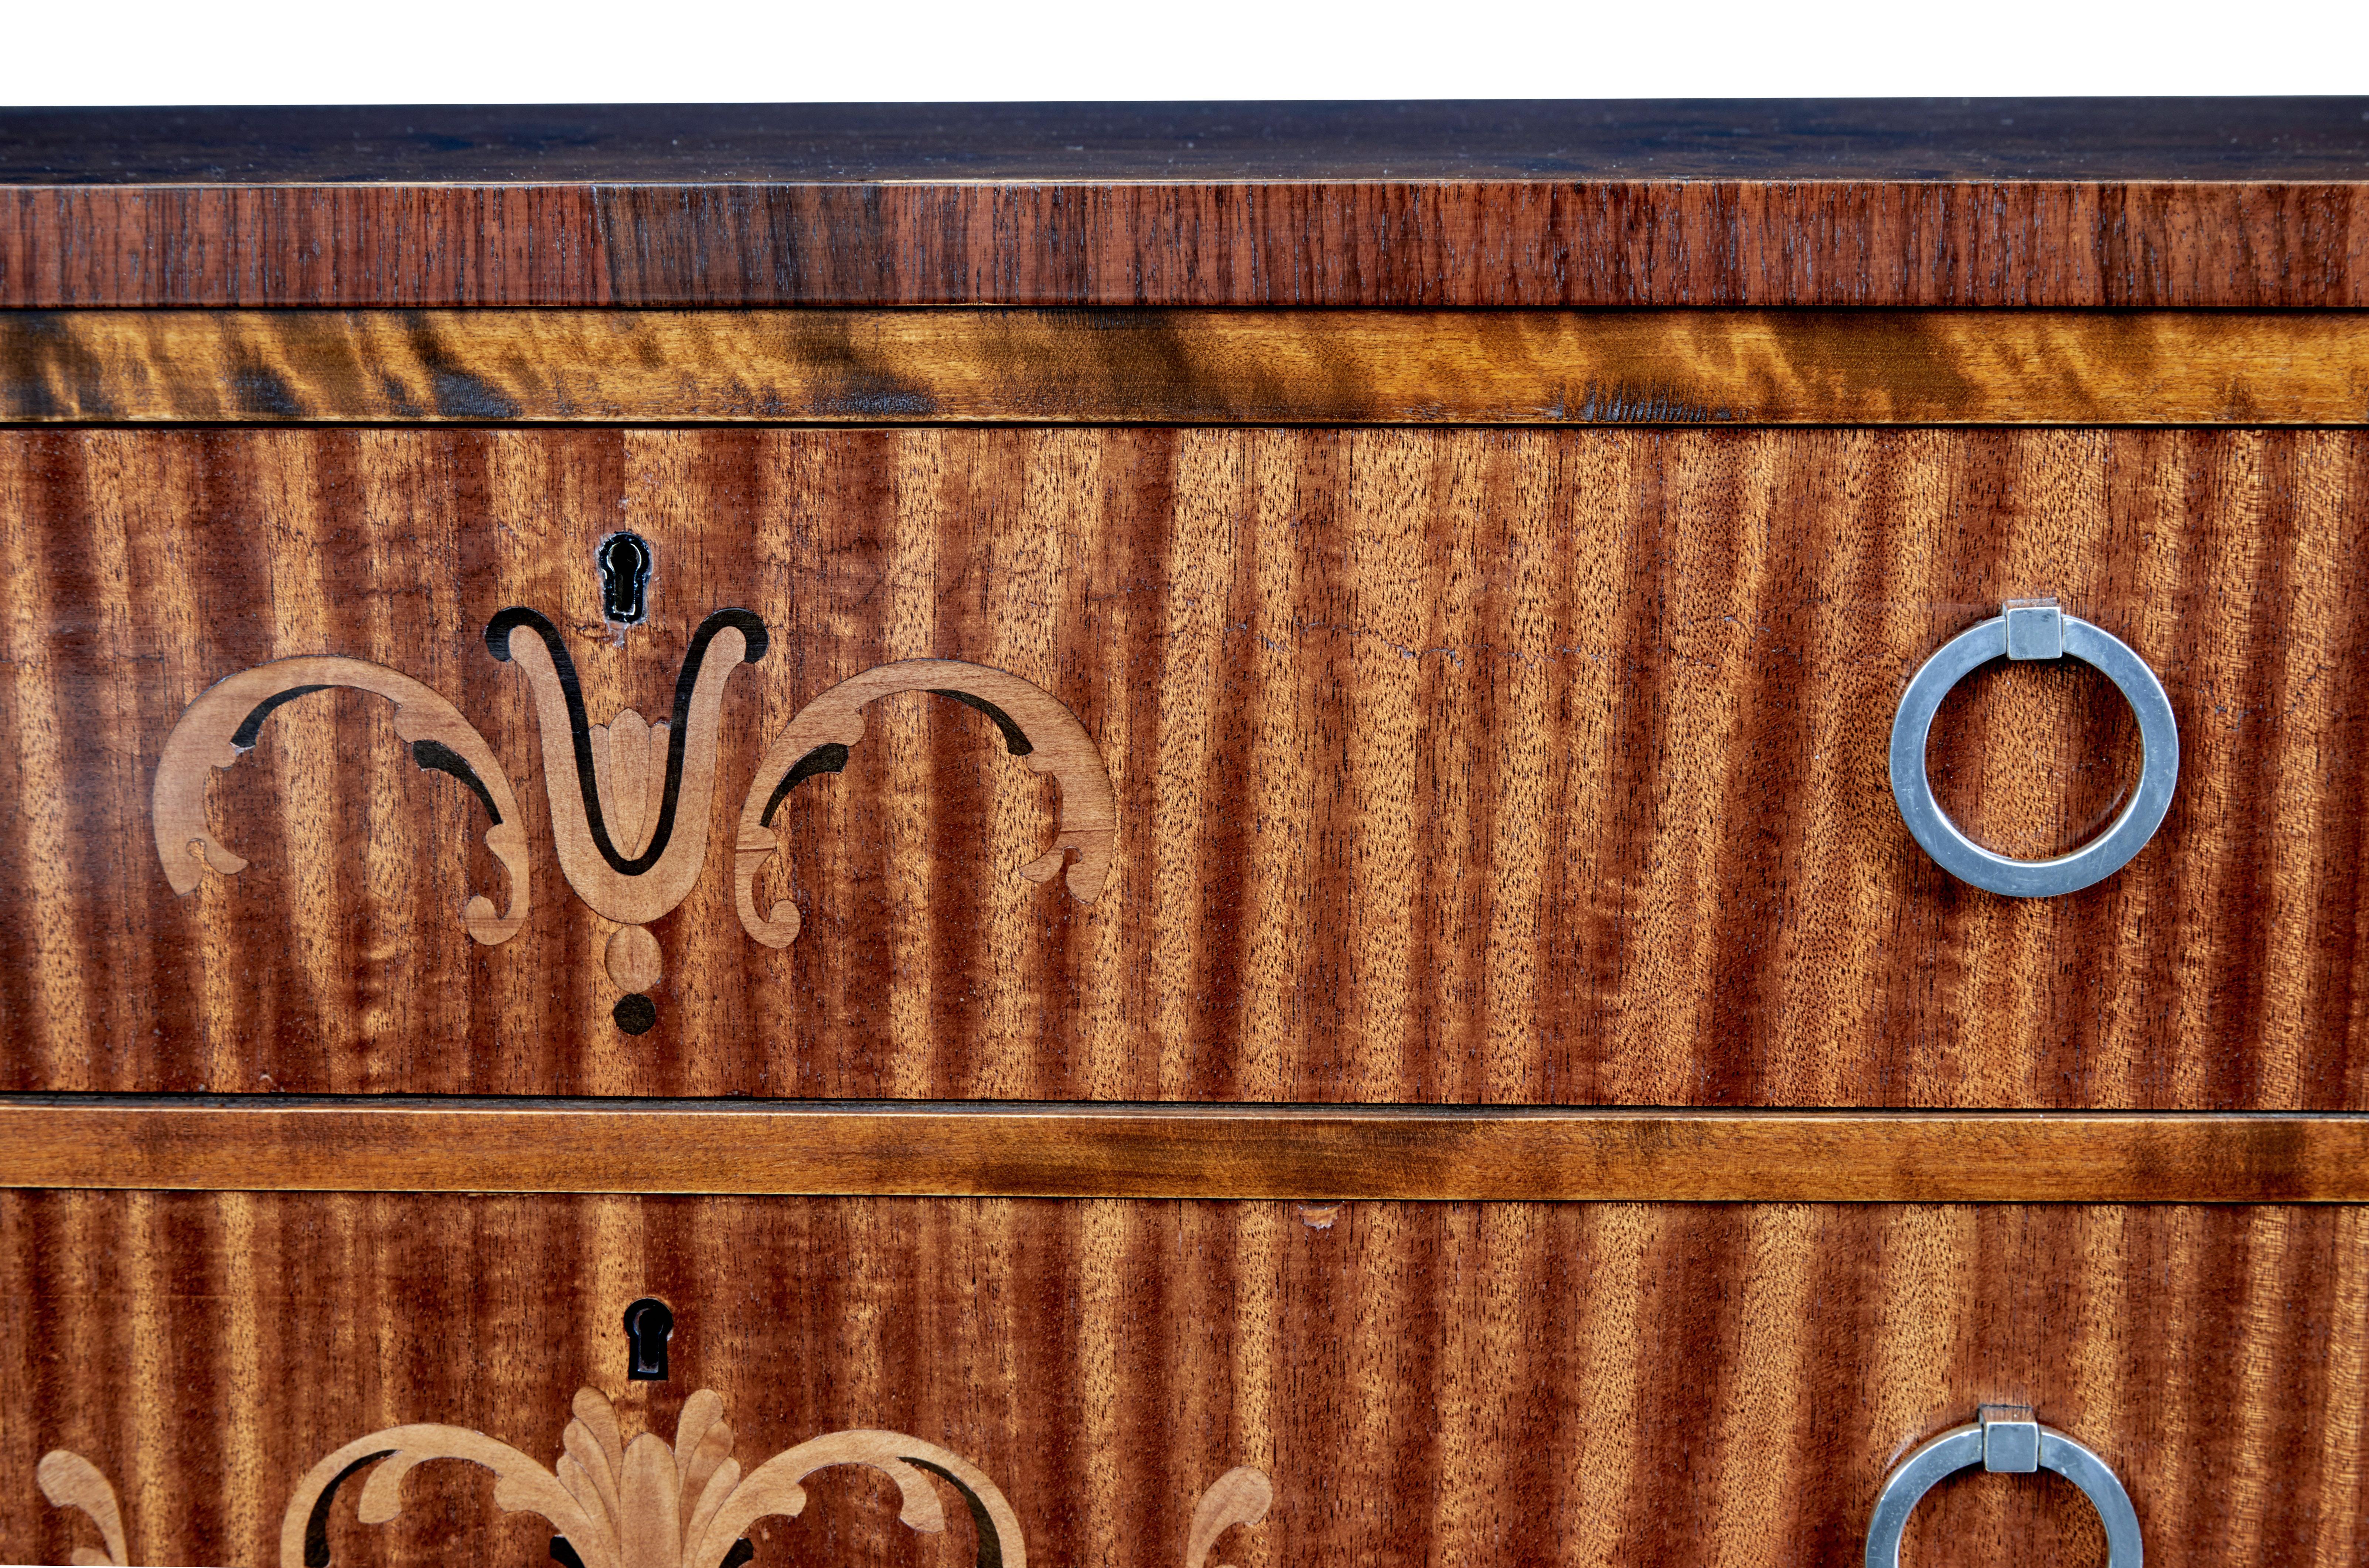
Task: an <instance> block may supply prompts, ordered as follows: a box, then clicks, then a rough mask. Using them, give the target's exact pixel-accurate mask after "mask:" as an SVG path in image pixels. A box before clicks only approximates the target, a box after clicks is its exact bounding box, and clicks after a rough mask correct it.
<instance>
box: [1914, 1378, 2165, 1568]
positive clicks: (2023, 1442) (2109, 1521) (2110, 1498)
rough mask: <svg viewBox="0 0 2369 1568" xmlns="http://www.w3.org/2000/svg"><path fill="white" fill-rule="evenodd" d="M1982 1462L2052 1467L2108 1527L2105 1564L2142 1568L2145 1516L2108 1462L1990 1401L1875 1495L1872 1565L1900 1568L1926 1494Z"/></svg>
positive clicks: (2020, 1469)
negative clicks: (1904, 1543)
mask: <svg viewBox="0 0 2369 1568" xmlns="http://www.w3.org/2000/svg"><path fill="white" fill-rule="evenodd" d="M1974 1465H1980V1466H1982V1467H1983V1468H1984V1469H1985V1470H1986V1471H2000V1472H2002V1473H2008V1474H2017V1473H2023V1474H2029V1473H2030V1472H2031V1471H2042V1470H2053V1471H2055V1472H2056V1473H2057V1474H2059V1475H2061V1476H2063V1477H2064V1478H2065V1479H2066V1480H2067V1481H2069V1482H2072V1483H2073V1484H2074V1485H2076V1486H2077V1487H2079V1488H2080V1489H2081V1490H2082V1492H2083V1493H2084V1494H2087V1495H2088V1497H2089V1505H2090V1506H2091V1507H2093V1508H2095V1509H2097V1510H2098V1518H2099V1520H2100V1522H2101V1523H2102V1524H2104V1525H2105V1527H2106V1568H2140V1562H2141V1554H2140V1550H2139V1516H2138V1515H2137V1513H2136V1512H2134V1510H2133V1509H2132V1507H2131V1494H2129V1493H2127V1492H2125V1491H2123V1483H2122V1482H2120V1481H2118V1480H2116V1479H2115V1476H2114V1472H2113V1471H2111V1470H2109V1469H2108V1468H2107V1467H2106V1461H2105V1460H2103V1459H2100V1458H2099V1457H2098V1456H2097V1455H2095V1454H2093V1453H2091V1452H2090V1451H2089V1449H2087V1448H2083V1447H2082V1446H2081V1445H2080V1444H2078V1443H2077V1442H2075V1441H2074V1440H2073V1439H2072V1438H2070V1437H2067V1436H2066V1435H2065V1434H2064V1433H2062V1432H2059V1431H2057V1430H2056V1429H2055V1428H2054V1427H2053V1426H2043V1425H2040V1423H2039V1422H2037V1421H2034V1420H2033V1419H2032V1418H2031V1411H2030V1410H2029V1409H2028V1408H2026V1407H2025V1406H2022V1405H2020V1404H1986V1405H1984V1406H1983V1407H1982V1409H1981V1410H1980V1411H1978V1412H1977V1413H1976V1414H1975V1418H1974V1421H1973V1422H1972V1423H1971V1424H1969V1425H1964V1426H1953V1427H1951V1429H1950V1430H1949V1431H1947V1432H1944V1433H1942V1434H1941V1435H1940V1436H1939V1437H1936V1438H1934V1439H1933V1440H1932V1441H1931V1442H1929V1443H1927V1444H1926V1445H1925V1446H1924V1447H1922V1448H1918V1449H1917V1451H1916V1452H1915V1453H1913V1454H1911V1455H1909V1456H1908V1457H1907V1458H1906V1459H1903V1460H1901V1461H1900V1465H1899V1468H1897V1469H1896V1470H1894V1471H1893V1472H1892V1473H1891V1474H1890V1475H1888V1476H1886V1477H1884V1481H1883V1491H1882V1492H1881V1493H1879V1494H1876V1499H1875V1517H1874V1519H1873V1520H1872V1521H1871V1522H1870V1524H1869V1525H1868V1527H1867V1568H1900V1532H1901V1530H1902V1529H1903V1528H1905V1526H1906V1525H1907V1523H1908V1516H1909V1514H1910V1513H1912V1512H1913V1511H1914V1510H1915V1509H1916V1507H1917V1504H1918V1503H1919V1502H1921V1501H1923V1499H1924V1496H1925V1494H1927V1493H1928V1492H1930V1491H1932V1490H1933V1486H1934V1483H1935V1482H1939V1481H1940V1480H1941V1478H1942V1477H1944V1476H1949V1475H1955V1474H1956V1473H1957V1472H1958V1471H1962V1470H1966V1469H1970V1468H1972V1467H1973V1466H1974Z"/></svg>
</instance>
